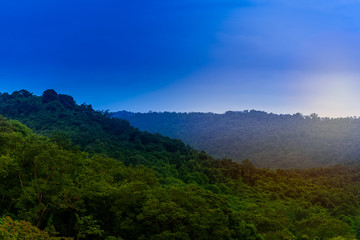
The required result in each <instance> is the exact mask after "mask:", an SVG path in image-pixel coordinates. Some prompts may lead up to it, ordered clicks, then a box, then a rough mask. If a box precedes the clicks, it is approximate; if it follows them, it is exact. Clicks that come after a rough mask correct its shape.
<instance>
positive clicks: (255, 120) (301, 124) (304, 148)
mask: <svg viewBox="0 0 360 240" xmlns="http://www.w3.org/2000/svg"><path fill="white" fill-rule="evenodd" d="M113 116H114V117H117V118H122V119H126V120H128V121H129V122H130V124H132V125H134V126H135V127H137V128H139V129H140V130H143V131H149V132H153V133H160V134H162V135H165V136H169V137H172V138H178V139H181V140H183V141H184V142H185V143H186V144H189V145H191V146H193V147H194V148H195V149H199V150H205V151H206V152H208V153H209V154H210V155H212V156H215V157H220V158H231V159H233V160H235V161H237V162H241V161H242V160H243V159H249V160H251V161H252V162H253V163H254V164H255V165H256V166H258V167H265V168H272V169H274V168H308V167H317V166H331V165H334V164H354V163H359V161H360V148H359V147H358V146H359V145H360V119H357V118H336V119H330V118H319V117H317V115H316V114H312V115H311V116H303V115H301V114H294V115H277V114H272V113H270V114H269V113H266V112H260V111H254V110H252V111H243V112H226V113H224V114H213V113H170V112H162V113H157V112H150V113H131V112H126V111H122V112H117V113H114V114H113Z"/></svg>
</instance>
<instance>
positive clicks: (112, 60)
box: [0, 0, 360, 116]
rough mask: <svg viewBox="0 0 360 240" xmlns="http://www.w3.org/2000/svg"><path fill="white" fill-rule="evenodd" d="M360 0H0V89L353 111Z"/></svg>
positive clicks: (168, 105) (114, 102)
mask: <svg viewBox="0 0 360 240" xmlns="http://www.w3.org/2000/svg"><path fill="white" fill-rule="evenodd" d="M359 13H360V0H301V1H299V0H268V1H266V0H249V1H246V0H236V1H235V0H181V1H179V0H151V1H150V0H138V1H137V0H131V1H124V0H97V1H95V0H61V1H58V0H51V1H49V0H32V1H28V0H1V1H0V82H1V85H0V86H1V88H0V92H12V91H14V90H20V89H27V90H29V91H31V92H34V93H35V94H41V93H42V92H43V91H44V90H46V89H48V88H54V89H55V90H57V91H58V92H61V93H65V94H70V95H72V96H74V98H75V99H76V100H77V101H78V102H79V103H83V102H86V103H88V104H92V105H93V106H94V107H95V108H96V109H110V110H112V111H117V110H123V109H124V110H130V111H142V112H147V111H149V110H152V111H182V112H184V111H201V112H208V111H212V112H224V111H226V110H245V109H257V110H264V111H268V112H275V113H296V112H302V113H304V114H310V113H312V112H316V113H318V114H319V115H321V116H353V115H356V116H359V115H360V94H359V92H360V14H359Z"/></svg>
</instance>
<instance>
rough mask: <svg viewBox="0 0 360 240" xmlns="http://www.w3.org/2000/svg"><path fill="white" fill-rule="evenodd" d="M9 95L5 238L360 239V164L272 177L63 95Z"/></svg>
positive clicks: (1, 121)
mask: <svg viewBox="0 0 360 240" xmlns="http://www.w3.org/2000/svg"><path fill="white" fill-rule="evenodd" d="M49 93H51V96H52V98H51V99H50V101H48V100H49V98H48V97H47V94H49ZM1 97H2V98H1V100H0V103H1V104H0V106H1V109H2V110H1V111H2V112H0V113H1V114H4V115H5V113H6V114H7V117H9V116H11V115H12V116H13V117H11V118H12V120H8V119H6V118H4V117H2V116H0V178H1V179H2V180H1V181H0V193H1V194H2V197H1V198H0V239H64V237H67V238H70V239H106V240H114V239H118V240H120V239H124V240H136V239H150V240H157V239H163V240H167V239H174V240H175V239H184V240H190V239H194V240H195V239H196V240H197V239H203V240H205V239H214V240H222V239H224V240H225V239H226V240H231V239H234V240H235V239H244V240H245V239H250V240H260V239H264V240H274V239H275V240H276V239H333V240H334V239H337V240H341V239H355V238H356V239H359V238H360V229H359V227H358V226H359V224H360V211H359V210H360V206H359V201H360V175H359V172H360V168H359V166H343V165H336V166H332V167H327V168H314V169H307V170H281V169H279V170H277V171H271V170H268V169H260V168H256V167H255V166H254V165H253V164H252V163H251V162H250V161H242V162H241V163H236V162H233V161H231V160H229V159H223V160H219V159H214V158H212V157H210V156H209V155H207V154H206V153H205V152H198V151H195V150H192V149H191V148H190V147H186V146H185V145H184V144H183V143H182V142H181V141H179V140H172V139H169V138H167V137H162V136H160V135H154V134H150V133H144V132H141V131H139V130H137V129H135V128H133V127H131V126H130V125H129V124H128V123H127V122H126V121H122V120H118V119H111V118H109V115H108V113H105V112H97V111H94V110H93V109H92V108H91V107H90V106H89V105H77V104H76V103H75V102H74V101H73V100H72V98H71V97H70V96H67V97H65V98H66V99H68V100H69V101H64V100H62V101H61V99H63V98H64V95H61V94H57V93H56V92H54V91H53V90H47V91H45V93H44V95H43V96H34V95H32V94H31V93H29V92H27V91H24V90H23V91H19V92H14V93H13V94H11V95H10V94H1ZM70 100H72V101H70ZM66 103H72V104H70V105H67V104H66ZM60 104H61V105H62V106H61V105H60ZM34 106H35V107H34ZM69 106H70V107H69ZM84 109H85V110H84ZM26 110H27V111H26ZM61 114H64V115H65V117H63V118H62V117H60V116H62V115H61ZM9 118H10V117H9ZM14 119H16V120H14ZM19 121H22V122H27V124H29V125H31V126H33V130H31V129H30V128H28V127H27V126H25V125H23V124H22V123H20V122H19ZM38 122H40V123H38ZM79 126H82V128H80V127H79ZM109 126H111V127H109ZM112 128H114V129H122V131H120V130H116V131H115V130H114V129H112ZM98 131H100V132H98ZM134 133H135V134H136V136H135V137H133V138H132V137H131V136H132V134H134ZM118 134H120V136H121V137H119V136H117V135H118ZM78 135H80V136H82V138H84V139H82V138H80V137H79V136H78ZM85 136H86V137H89V138H85ZM135 139H136V140H135ZM79 140H81V141H79ZM145 140H146V141H145ZM72 141H74V142H72ZM75 141H78V142H75ZM118 141H119V142H120V144H119V143H117V142H118ZM94 142H96V143H97V144H98V145H97V146H98V148H93V147H91V146H92V144H93V143H94ZM105 145H108V146H105ZM114 153H122V154H120V155H119V156H117V155H116V154H115V157H114V158H111V157H109V156H112V155H114ZM144 165H145V166H144Z"/></svg>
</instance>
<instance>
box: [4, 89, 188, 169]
mask: <svg viewBox="0 0 360 240" xmlns="http://www.w3.org/2000/svg"><path fill="white" fill-rule="evenodd" d="M0 114H1V115H3V116H5V117H7V118H9V119H16V120H18V121H20V122H22V123H23V124H25V125H26V126H28V127H29V128H31V129H32V130H34V131H35V132H36V133H38V134H40V135H44V136H47V137H50V138H51V139H53V140H55V141H56V142H58V143H59V144H61V145H63V146H65V147H69V148H70V147H71V146H72V145H71V143H74V145H76V146H77V147H79V148H80V149H81V150H83V151H86V152H88V153H91V154H102V155H106V156H109V157H113V158H116V159H119V160H121V161H123V162H124V163H126V164H144V165H147V166H153V167H154V166H155V165H156V163H159V164H158V165H159V166H160V165H161V164H162V162H166V163H169V164H180V162H181V161H182V160H185V159H189V158H190V155H191V149H190V148H189V147H187V146H185V144H184V143H183V142H182V141H180V140H174V139H170V138H168V137H163V136H160V135H159V134H150V133H145V132H141V131H139V130H137V129H135V128H133V127H132V126H130V124H129V122H128V121H126V120H119V119H111V118H110V117H109V114H108V113H107V112H101V111H95V110H94V109H93V108H92V107H91V105H87V104H81V105H79V104H76V102H75V101H74V99H73V97H71V96H69V95H65V94H58V93H57V92H55V91H54V90H51V89H50V90H46V91H45V92H44V94H43V95H42V96H36V95H33V94H32V93H30V92H28V91H26V90H21V91H15V92H13V93H12V94H8V93H2V94H0ZM180 156H181V157H180ZM159 159H160V160H159Z"/></svg>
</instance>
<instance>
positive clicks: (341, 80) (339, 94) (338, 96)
mask: <svg viewBox="0 0 360 240" xmlns="http://www.w3.org/2000/svg"><path fill="white" fill-rule="evenodd" d="M358 79H360V75H358V74H337V73H333V74H319V75H313V76H311V77H307V79H306V80H305V81H304V82H303V83H304V85H303V87H301V88H300V89H299V90H300V91H299V92H298V93H299V95H300V98H299V99H300V101H301V102H302V103H301V105H302V106H303V110H304V113H307V114H308V113H311V112H316V113H318V114H319V115H320V116H324V117H347V116H360V95H359V94H358V92H357V89H359V84H358V83H357V80H358Z"/></svg>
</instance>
